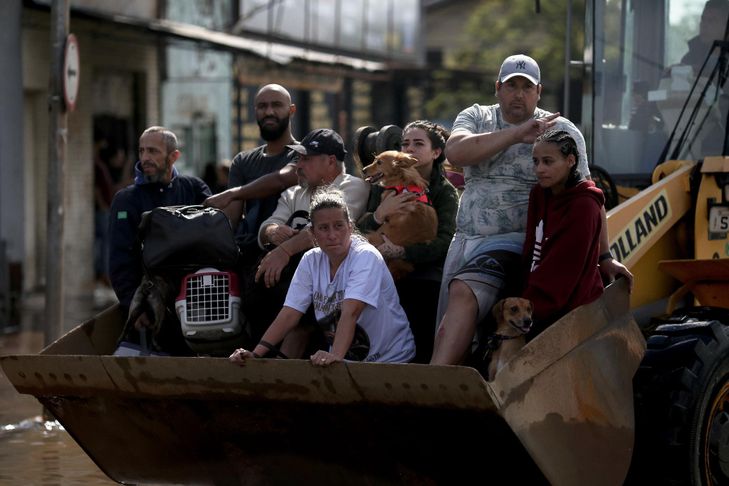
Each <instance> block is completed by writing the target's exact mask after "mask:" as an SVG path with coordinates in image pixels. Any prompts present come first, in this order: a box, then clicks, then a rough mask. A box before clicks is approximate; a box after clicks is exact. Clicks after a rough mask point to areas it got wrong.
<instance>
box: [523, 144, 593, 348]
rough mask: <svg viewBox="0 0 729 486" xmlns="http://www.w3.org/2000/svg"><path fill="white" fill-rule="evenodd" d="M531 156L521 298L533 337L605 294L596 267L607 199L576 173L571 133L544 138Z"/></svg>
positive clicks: (574, 149)
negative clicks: (529, 310) (529, 312)
mask: <svg viewBox="0 0 729 486" xmlns="http://www.w3.org/2000/svg"><path fill="white" fill-rule="evenodd" d="M532 154H533V158H534V173H535V174H536V176H537V180H538V184H537V185H535V186H534V188H533V189H532V191H531V194H530V195H529V212H528V217H527V230H526V231H527V232H526V240H525V242H524V253H523V263H524V271H525V273H526V279H525V282H526V288H525V290H524V292H523V297H524V298H526V299H529V300H531V301H532V304H533V306H534V314H533V318H534V327H533V328H532V331H531V335H532V336H534V335H536V334H538V333H540V332H541V331H543V330H544V329H545V328H546V327H547V326H549V325H550V324H552V323H553V322H554V321H556V320H557V319H559V318H560V317H562V316H563V315H565V314H566V313H567V312H569V311H571V310H572V309H574V308H575V307H578V306H580V305H583V304H587V303H589V302H592V301H593V300H595V299H596V298H598V297H599V296H600V295H601V294H602V292H603V286H602V279H601V278H600V272H599V270H598V266H597V264H598V257H599V251H600V229H601V227H602V220H601V217H600V210H601V208H602V206H603V203H604V201H605V198H604V196H603V194H602V191H601V190H600V189H598V188H597V187H595V184H594V183H593V182H592V181H588V180H585V179H583V178H581V176H580V174H579V172H577V169H576V167H577V158H578V157H579V155H578V153H577V144H576V143H575V140H574V139H573V138H572V137H571V136H570V135H569V134H568V133H567V132H565V131H556V130H551V131H548V132H547V133H545V134H544V135H542V136H540V137H539V138H537V140H536V141H535V142H534V148H533V151H532Z"/></svg>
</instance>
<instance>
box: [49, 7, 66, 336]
mask: <svg viewBox="0 0 729 486" xmlns="http://www.w3.org/2000/svg"><path fill="white" fill-rule="evenodd" d="M69 19H70V6H69V2H68V1H67V0H53V3H52V4H51V63H50V64H51V66H50V68H51V70H50V80H49V90H48V107H49V114H50V122H49V128H48V219H47V233H48V237H47V240H48V241H47V246H46V249H47V251H46V326H45V342H46V344H50V343H51V342H53V341H55V340H56V339H58V338H59V337H60V336H61V335H62V334H63V296H64V292H63V267H64V265H63V260H64V256H63V219H64V193H65V164H66V142H67V137H68V116H67V115H66V107H65V104H64V94H63V77H64V73H63V68H64V57H65V47H66V36H67V35H68V28H69Z"/></svg>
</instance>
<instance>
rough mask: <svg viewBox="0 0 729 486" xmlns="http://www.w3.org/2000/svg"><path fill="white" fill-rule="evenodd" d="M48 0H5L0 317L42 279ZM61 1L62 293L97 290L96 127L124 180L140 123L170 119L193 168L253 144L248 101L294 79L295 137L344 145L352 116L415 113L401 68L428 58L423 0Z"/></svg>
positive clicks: (414, 98)
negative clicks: (64, 94) (71, 49)
mask: <svg viewBox="0 0 729 486" xmlns="http://www.w3.org/2000/svg"><path fill="white" fill-rule="evenodd" d="M50 4H51V0H35V1H33V0H23V1H21V0H7V1H4V2H3V4H2V8H1V9H2V15H0V40H1V42H0V62H1V64H0V65H2V66H3V68H4V70H5V73H4V74H5V75H4V76H2V77H0V97H1V98H2V99H3V110H0V328H1V327H2V326H3V325H4V324H7V316H8V305H12V302H11V301H12V300H13V299H17V298H18V297H19V296H21V295H23V294H25V293H28V292H31V291H37V290H42V289H43V287H44V283H45V282H44V280H45V271H46V256H45V255H46V221H47V210H48V208H47V197H46V193H47V187H46V185H47V182H46V179H47V170H48V169H47V168H48V160H49V143H48V142H49V141H48V131H49V128H48V127H49V117H48V110H47V105H48V92H49V90H48V86H49V63H50V53H51V47H50V30H51V29H50V27H51V25H50V21H51V20H50ZM70 4H71V21H70V31H71V32H73V33H74V34H75V36H76V37H77V39H78V43H79V53H80V59H81V63H80V64H81V67H80V71H81V74H80V87H79V94H78V99H77V103H76V108H75V110H74V111H73V112H71V113H69V115H68V133H67V139H66V141H67V158H66V166H65V198H64V207H63V208H62V209H63V217H64V226H65V235H64V248H65V269H66V270H65V273H64V282H65V283H66V285H65V292H66V296H67V298H68V299H71V300H73V299H77V298H79V299H82V298H88V296H90V295H91V294H92V293H93V290H94V286H95V278H94V277H95V275H94V268H93V258H92V255H93V244H94V181H93V174H94V172H93V161H94V157H95V156H98V155H99V154H98V153H96V154H95V152H94V150H95V149H94V141H95V140H96V139H98V138H100V137H103V138H104V139H105V140H106V145H107V148H108V149H109V151H110V153H107V154H106V155H107V161H108V160H111V159H112V158H113V159H114V160H116V161H117V163H118V165H117V166H113V167H112V172H114V171H116V173H117V174H116V175H117V182H119V183H120V184H122V183H124V181H125V176H126V177H128V176H129V165H130V164H131V163H133V161H135V160H136V143H137V137H138V135H139V133H141V131H142V130H143V129H144V128H145V127H146V126H150V125H153V124H164V125H167V126H169V127H170V128H172V129H173V130H175V131H176V132H177V133H178V135H179V136H180V138H181V141H182V144H183V154H184V155H183V157H182V158H181V160H180V161H179V167H180V168H181V169H182V170H183V171H185V172H188V173H195V174H198V175H200V174H201V173H202V169H203V168H204V165H205V164H206V163H208V162H214V161H218V160H220V159H223V158H232V157H233V156H234V155H235V154H236V153H237V152H238V151H240V150H242V149H246V148H250V147H253V146H255V145H257V144H259V143H260V141H259V140H258V130H257V127H256V124H255V119H254V117H253V112H252V107H251V101H252V96H253V95H254V94H255V91H256V89H257V88H258V86H259V85H261V84H264V83H270V82H278V83H281V84H283V85H285V86H287V87H289V88H290V89H291V91H292V94H293V97H294V102H295V103H297V106H298V107H299V112H298V113H297V117H296V121H295V125H294V132H295V134H296V135H297V136H303V135H304V134H305V133H306V132H307V131H308V130H310V129H312V128H315V127H320V126H331V127H333V128H335V129H337V130H338V131H339V132H340V133H342V135H343V136H344V137H345V140H346V141H347V142H348V143H350V144H351V139H352V134H353V133H354V131H355V130H356V128H357V127H359V126H362V125H375V126H381V125H384V124H389V123H396V124H402V123H403V122H404V121H406V120H407V119H409V118H410V117H411V115H414V116H417V114H418V106H419V103H420V100H419V97H418V94H417V85H418V82H419V81H418V80H417V79H405V78H404V77H403V76H398V73H399V72H402V71H400V69H406V68H410V69H411V68H414V67H418V66H421V65H422V64H423V61H424V54H423V52H424V51H423V50H422V49H421V48H420V47H419V46H421V44H422V43H421V42H420V35H421V33H420V18H421V11H422V8H421V6H420V1H419V0H402V1H399V2H398V3H397V10H396V9H395V1H394V0H385V1H382V2H367V1H364V0H351V1H350V0H347V1H344V0H332V1H328V2H325V1H313V2H304V5H305V6H304V7H302V3H301V2H296V1H291V0H287V1H282V2H268V1H263V0H238V1H236V0H220V1H216V2H213V1H207V2H199V1H192V0H185V1H169V2H168V1H163V0H158V1H154V0H130V1H126V2H116V1H113V0H71V1H70ZM125 161H126V163H127V164H126V166H125V164H124V162H125ZM58 209H59V208H53V210H58ZM9 302H10V304H8V303H9Z"/></svg>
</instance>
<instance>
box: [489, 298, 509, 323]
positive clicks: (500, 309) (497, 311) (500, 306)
mask: <svg viewBox="0 0 729 486" xmlns="http://www.w3.org/2000/svg"><path fill="white" fill-rule="evenodd" d="M504 302H506V299H501V300H500V301H498V302H497V303H495V304H494V306H493V307H492V308H491V313H492V314H493V315H494V319H496V320H497V321H498V320H499V319H501V317H502V316H503V314H504Z"/></svg>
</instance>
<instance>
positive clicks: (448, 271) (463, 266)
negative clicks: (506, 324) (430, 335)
mask: <svg viewBox="0 0 729 486" xmlns="http://www.w3.org/2000/svg"><path fill="white" fill-rule="evenodd" d="M459 243H462V242H458V240H457V239H454V241H453V242H452V244H451V247H450V248H449V250H448V257H447V258H446V262H445V265H444V267H443V281H442V282H441V288H440V296H439V299H438V320H437V321H436V322H438V323H440V321H441V319H442V317H443V314H445V310H446V307H447V305H448V286H449V285H450V283H451V281H452V280H454V279H458V280H460V281H462V282H463V283H465V284H466V285H468V287H469V288H470V289H471V291H472V292H473V295H474V296H475V297H476V301H477V302H478V316H477V322H481V321H483V320H484V318H485V317H486V316H487V315H488V313H489V312H490V311H491V307H493V305H494V304H495V303H496V301H497V300H498V299H499V298H501V297H502V296H503V295H504V290H505V288H506V287H507V284H508V283H510V282H512V281H514V280H515V277H517V276H518V272H519V264H520V262H521V255H520V254H518V253H515V252H513V251H506V250H486V251H484V252H476V253H473V254H472V255H470V254H467V253H466V245H465V244H459Z"/></svg>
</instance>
